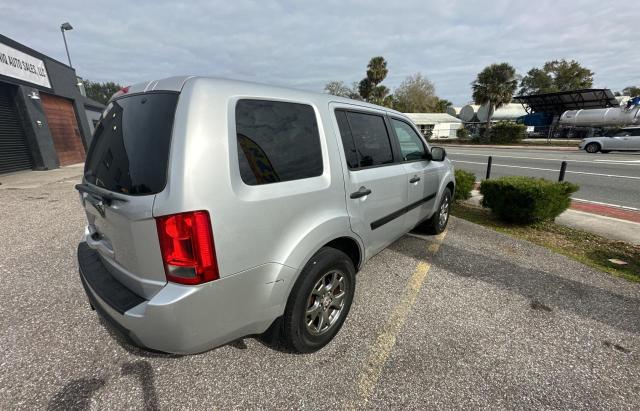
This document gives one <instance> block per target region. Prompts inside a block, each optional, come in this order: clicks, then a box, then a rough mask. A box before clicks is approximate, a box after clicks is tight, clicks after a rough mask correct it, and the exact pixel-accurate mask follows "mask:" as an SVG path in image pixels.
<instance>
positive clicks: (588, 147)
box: [584, 143, 600, 154]
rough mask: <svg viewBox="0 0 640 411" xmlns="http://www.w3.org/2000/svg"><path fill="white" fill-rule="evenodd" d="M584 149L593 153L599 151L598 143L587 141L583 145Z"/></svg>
mask: <svg viewBox="0 0 640 411" xmlns="http://www.w3.org/2000/svg"><path fill="white" fill-rule="evenodd" d="M584 151H586V152H587V153H591V154H595V153H597V152H598V151H600V144H598V143H589V144H587V145H586V146H585V148H584Z"/></svg>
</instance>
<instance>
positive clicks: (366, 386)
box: [348, 230, 447, 409]
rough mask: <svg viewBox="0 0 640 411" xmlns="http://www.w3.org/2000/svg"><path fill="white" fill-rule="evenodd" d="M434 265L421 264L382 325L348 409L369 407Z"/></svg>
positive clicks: (436, 247) (437, 243) (439, 238)
mask: <svg viewBox="0 0 640 411" xmlns="http://www.w3.org/2000/svg"><path fill="white" fill-rule="evenodd" d="M446 235H447V231H446V230H445V231H444V232H442V233H441V234H439V235H437V236H436V237H435V239H436V241H435V242H432V243H430V244H429V246H428V247H427V251H428V252H429V255H430V256H432V255H433V254H435V253H436V252H438V250H439V249H440V244H442V241H443V240H444V237H445V236H446ZM430 268H431V264H430V263H428V262H426V261H421V262H419V263H418V266H417V267H416V269H415V271H414V272H413V274H412V275H411V278H410V279H409V281H408V282H407V286H406V288H405V291H404V293H403V295H402V297H401V299H400V302H398V304H397V305H396V306H395V307H394V309H393V312H392V313H391V315H390V316H389V318H388V319H387V322H386V323H385V325H384V327H383V328H382V332H381V333H380V334H379V335H378V337H377V338H376V340H375V342H374V344H373V346H372V347H371V349H370V350H369V357H368V358H367V362H366V363H365V364H364V367H363V369H362V370H361V371H360V373H359V375H358V381H357V385H356V396H355V398H354V399H353V401H352V403H351V404H350V405H351V406H350V407H348V408H350V409H355V408H365V407H366V405H367V401H369V397H370V396H371V393H372V392H373V389H374V388H375V386H376V384H377V383H378V380H379V379H380V374H381V373H382V369H383V368H384V365H385V364H386V362H387V359H388V358H389V355H391V352H392V351H393V347H394V346H395V344H396V337H397V335H398V333H399V332H400V330H402V327H403V326H404V323H405V321H406V320H407V316H408V314H409V311H411V307H413V304H414V303H415V301H416V298H417V297H418V293H419V292H420V289H421V288H422V284H423V283H424V280H425V278H426V277H427V273H428V272H429V269H430Z"/></svg>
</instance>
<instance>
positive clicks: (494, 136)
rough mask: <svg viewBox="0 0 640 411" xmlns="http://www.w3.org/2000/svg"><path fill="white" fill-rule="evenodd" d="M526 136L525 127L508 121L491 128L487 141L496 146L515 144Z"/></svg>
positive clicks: (500, 122)
mask: <svg viewBox="0 0 640 411" xmlns="http://www.w3.org/2000/svg"><path fill="white" fill-rule="evenodd" d="M526 136H527V126H525V125H524V124H516V123H511V122H508V121H499V122H497V123H496V124H494V125H492V126H491V129H490V131H489V141H491V143H496V144H509V143H517V142H519V141H520V140H522V139H523V138H525V137H526Z"/></svg>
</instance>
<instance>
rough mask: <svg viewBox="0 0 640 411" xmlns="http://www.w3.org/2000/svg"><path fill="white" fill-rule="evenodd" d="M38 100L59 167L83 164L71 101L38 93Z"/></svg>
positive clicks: (82, 151) (79, 138)
mask: <svg viewBox="0 0 640 411" xmlns="http://www.w3.org/2000/svg"><path fill="white" fill-rule="evenodd" d="M40 98H41V99H42V107H43V108H44V113H45V114H46V115H47V123H49V130H50V131H51V136H52V137H53V145H54V147H55V148H56V152H57V153H58V160H59V161H60V165H61V166H66V165H69V164H75V163H81V162H83V161H84V146H83V145H82V139H81V137H80V131H79V130H78V123H77V121H76V112H75V110H74V109H73V105H72V104H71V101H69V100H66V99H63V98H60V97H56V96H52V95H50V94H45V93H40Z"/></svg>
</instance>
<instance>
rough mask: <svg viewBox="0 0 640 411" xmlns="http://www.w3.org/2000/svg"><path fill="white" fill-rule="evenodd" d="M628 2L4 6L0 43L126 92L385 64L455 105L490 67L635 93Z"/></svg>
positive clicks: (303, 77) (309, 76)
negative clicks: (164, 83)
mask: <svg viewBox="0 0 640 411" xmlns="http://www.w3.org/2000/svg"><path fill="white" fill-rule="evenodd" d="M636 6H637V5H636V4H635V2H612V1H607V2H605V1H565V0H562V1H561V0H555V1H545V0H542V1H535V2H534V1H519V0H512V1H490V0H485V1H455V0H449V1H397V2H389V1H387V2H375V1H334V0H330V1H249V0H234V1H200V0H194V1H189V2H180V1H177V0H176V1H172V2H161V1H135V2H134V1H130V2H128V1H118V0H110V1H108V2H88V1H65V0H62V1H39V0H36V1H29V2H17V1H11V0H0V15H1V16H2V28H1V29H0V30H1V33H2V34H4V35H6V36H8V37H11V38H13V39H15V40H17V41H19V42H21V43H24V44H26V45H28V46H30V47H32V48H34V49H36V50H38V51H41V52H43V53H45V54H47V55H49V56H51V57H54V58H57V59H58V60H60V61H66V56H65V52H64V44H63V42H62V38H61V35H60V30H59V26H60V23H62V22H64V21H69V22H70V23H71V24H72V25H73V26H74V30H73V31H71V32H68V36H67V39H68V41H69V48H70V52H71V59H72V62H73V65H74V67H75V68H76V70H77V72H78V75H80V76H82V77H84V78H87V79H91V80H95V81H107V80H113V81H117V82H120V83H122V84H131V83H135V82H139V81H143V80H148V79H155V78H161V77H166V76H170V75H176V74H201V75H213V76H221V77H228V78H238V79H244V80H252V81H258V82H264V83H271V84H279V85H286V86H291V87H295V88H302V89H307V90H314V91H321V90H322V89H323V86H324V84H325V83H326V82H327V81H330V80H344V81H345V82H347V83H351V82H353V81H358V80H360V79H361V78H362V77H363V76H364V72H365V68H366V64H367V62H368V60H369V58H370V57H372V56H376V55H382V56H384V57H385V58H386V59H387V61H388V67H389V69H390V73H389V76H388V77H387V79H386V80H385V82H384V83H383V84H385V85H387V87H389V88H391V89H393V88H394V87H396V86H397V85H398V84H400V82H401V81H402V80H403V79H404V78H405V77H406V76H408V75H410V74H413V73H416V72H421V73H422V74H423V75H425V76H426V77H427V78H429V79H430V80H431V81H433V82H434V83H435V86H436V92H437V93H438V95H439V96H440V97H442V98H447V99H449V100H451V101H453V102H454V103H455V104H456V105H462V104H465V103H467V102H468V101H469V100H470V96H471V91H470V83H471V82H472V81H473V79H474V78H475V75H476V74H477V73H478V72H479V71H480V70H482V68H483V67H485V66H486V65H488V64H491V63H496V62H509V63H511V64H512V65H513V66H514V67H515V68H516V69H517V71H518V73H519V74H524V73H526V71H528V70H529V69H530V68H532V67H536V66H541V65H542V64H543V63H544V62H545V61H547V60H553V59H560V58H566V59H576V60H578V61H579V62H581V63H582V64H583V65H585V66H586V67H588V68H590V69H591V70H593V71H594V72H595V73H596V75H595V84H594V86H596V87H608V88H611V89H613V90H614V91H617V90H621V89H622V88H624V87H625V86H629V85H640V70H639V67H640V48H639V47H638V45H637V42H638V26H637V24H638V22H639V21H640V8H638V7H636Z"/></svg>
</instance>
